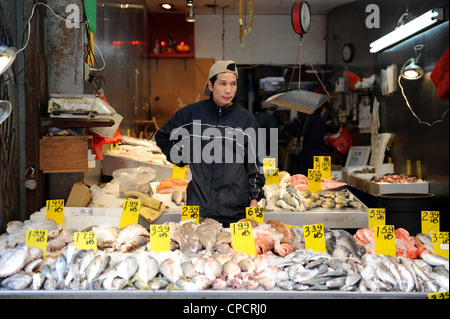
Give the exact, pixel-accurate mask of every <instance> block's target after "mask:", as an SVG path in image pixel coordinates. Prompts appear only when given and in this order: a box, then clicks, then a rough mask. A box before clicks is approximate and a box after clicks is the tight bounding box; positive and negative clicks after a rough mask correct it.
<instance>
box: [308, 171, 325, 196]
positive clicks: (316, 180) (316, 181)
mask: <svg viewBox="0 0 450 319" xmlns="http://www.w3.org/2000/svg"><path fill="white" fill-rule="evenodd" d="M321 189H322V171H321V170H320V169H308V190H309V191H310V192H311V193H315V192H318V191H320V190H321Z"/></svg>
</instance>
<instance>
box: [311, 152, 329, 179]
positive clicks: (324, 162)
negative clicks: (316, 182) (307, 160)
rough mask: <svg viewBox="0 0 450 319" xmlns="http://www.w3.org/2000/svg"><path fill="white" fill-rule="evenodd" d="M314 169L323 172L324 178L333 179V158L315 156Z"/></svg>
mask: <svg viewBox="0 0 450 319" xmlns="http://www.w3.org/2000/svg"><path fill="white" fill-rule="evenodd" d="M314 169H319V170H321V171H322V178H324V179H328V178H330V177H331V156H314Z"/></svg>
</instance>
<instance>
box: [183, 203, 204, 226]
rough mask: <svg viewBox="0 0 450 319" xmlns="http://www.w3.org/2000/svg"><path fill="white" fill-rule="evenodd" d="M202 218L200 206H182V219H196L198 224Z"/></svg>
mask: <svg viewBox="0 0 450 319" xmlns="http://www.w3.org/2000/svg"><path fill="white" fill-rule="evenodd" d="M199 218H200V207H199V206H182V207H181V220H182V221H183V220H187V219H195V222H196V223H197V224H198V222H199Z"/></svg>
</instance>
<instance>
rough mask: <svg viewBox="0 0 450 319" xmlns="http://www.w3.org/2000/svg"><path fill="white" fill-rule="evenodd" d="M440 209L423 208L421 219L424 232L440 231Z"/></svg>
mask: <svg viewBox="0 0 450 319" xmlns="http://www.w3.org/2000/svg"><path fill="white" fill-rule="evenodd" d="M439 217H440V214H439V212H438V211H428V210H423V211H422V212H421V217H420V220H421V221H422V233H423V234H426V235H428V234H429V233H430V231H434V232H438V231H439V230H440V229H439Z"/></svg>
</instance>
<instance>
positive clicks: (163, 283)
mask: <svg viewBox="0 0 450 319" xmlns="http://www.w3.org/2000/svg"><path fill="white" fill-rule="evenodd" d="M169 284H170V282H169V281H168V280H167V279H166V278H164V277H162V276H157V277H155V278H153V279H152V281H150V288H151V289H154V290H160V289H164V288H166V287H167V286H168V285H169Z"/></svg>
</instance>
